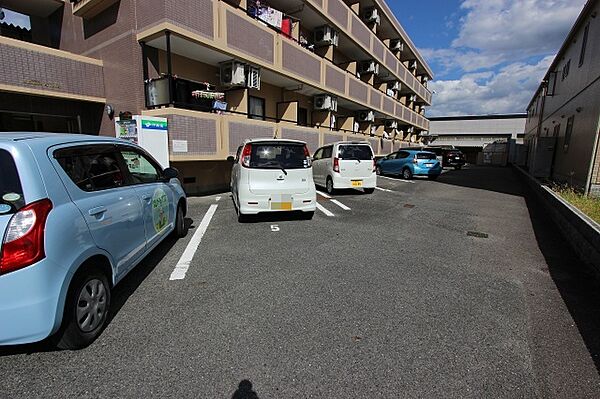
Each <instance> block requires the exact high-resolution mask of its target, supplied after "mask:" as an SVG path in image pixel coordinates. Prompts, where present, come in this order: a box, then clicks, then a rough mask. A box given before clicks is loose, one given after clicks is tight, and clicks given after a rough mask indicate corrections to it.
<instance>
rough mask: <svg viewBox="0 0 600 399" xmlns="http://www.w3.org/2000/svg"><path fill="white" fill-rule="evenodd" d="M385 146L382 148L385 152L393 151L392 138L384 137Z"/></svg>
mask: <svg viewBox="0 0 600 399" xmlns="http://www.w3.org/2000/svg"><path fill="white" fill-rule="evenodd" d="M382 143H383V147H382V148H381V152H382V153H384V154H389V153H390V152H392V151H393V150H392V140H385V139H382Z"/></svg>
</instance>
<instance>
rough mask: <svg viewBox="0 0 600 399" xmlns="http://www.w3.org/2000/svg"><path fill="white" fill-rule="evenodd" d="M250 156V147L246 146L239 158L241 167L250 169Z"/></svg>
mask: <svg viewBox="0 0 600 399" xmlns="http://www.w3.org/2000/svg"><path fill="white" fill-rule="evenodd" d="M251 155H252V145H250V144H246V145H245V146H244V149H243V150H242V156H241V157H240V160H241V163H242V166H245V167H247V168H249V167H250V156H251Z"/></svg>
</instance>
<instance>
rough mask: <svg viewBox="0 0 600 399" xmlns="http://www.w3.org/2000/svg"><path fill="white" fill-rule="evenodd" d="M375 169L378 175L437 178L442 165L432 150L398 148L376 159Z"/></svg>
mask: <svg viewBox="0 0 600 399" xmlns="http://www.w3.org/2000/svg"><path fill="white" fill-rule="evenodd" d="M375 171H376V172H377V174H378V175H382V176H383V175H396V176H402V177H403V178H404V179H407V180H409V179H412V178H413V176H427V177H428V178H430V179H437V177H438V176H439V175H440V174H441V173H442V165H441V164H440V162H439V161H438V160H437V158H436V155H435V154H434V153H433V152H428V151H420V150H400V151H397V152H393V153H391V154H389V155H387V156H385V157H383V158H381V159H380V160H379V161H377V166H376V167H375Z"/></svg>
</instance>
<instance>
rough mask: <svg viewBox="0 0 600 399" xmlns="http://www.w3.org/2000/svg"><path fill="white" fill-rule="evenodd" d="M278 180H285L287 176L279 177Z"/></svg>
mask: <svg viewBox="0 0 600 399" xmlns="http://www.w3.org/2000/svg"><path fill="white" fill-rule="evenodd" d="M277 180H279V181H282V180H285V177H278V178H277Z"/></svg>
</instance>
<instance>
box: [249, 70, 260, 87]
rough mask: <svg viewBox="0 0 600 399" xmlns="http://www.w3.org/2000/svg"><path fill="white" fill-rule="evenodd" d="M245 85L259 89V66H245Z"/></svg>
mask: <svg viewBox="0 0 600 399" xmlns="http://www.w3.org/2000/svg"><path fill="white" fill-rule="evenodd" d="M246 87H248V88H250V89H256V90H260V68H257V67H254V66H250V65H247V66H246Z"/></svg>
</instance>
